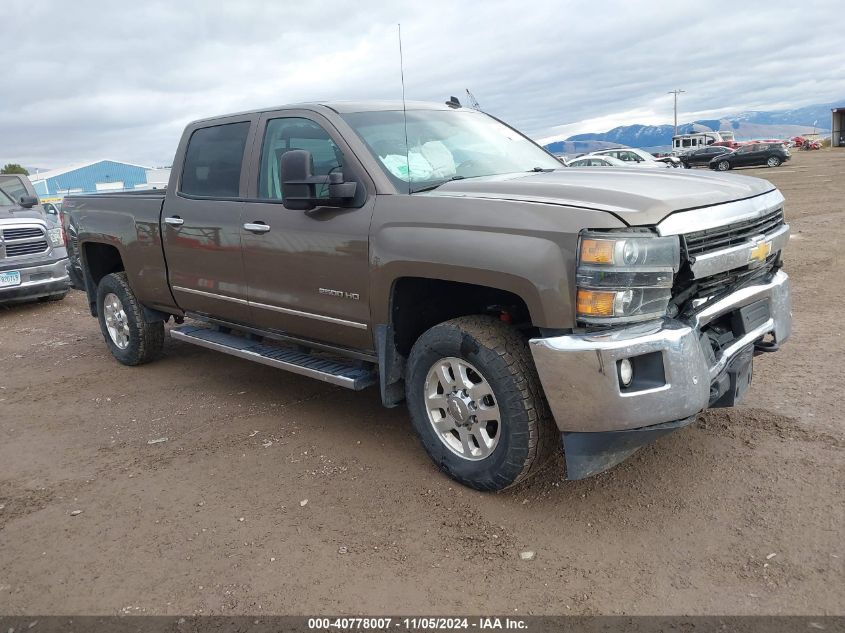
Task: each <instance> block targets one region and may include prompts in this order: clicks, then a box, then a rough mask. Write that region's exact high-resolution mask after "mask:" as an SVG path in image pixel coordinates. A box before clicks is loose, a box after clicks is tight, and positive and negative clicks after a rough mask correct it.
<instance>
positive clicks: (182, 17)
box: [0, 0, 845, 168]
mask: <svg viewBox="0 0 845 633" xmlns="http://www.w3.org/2000/svg"><path fill="white" fill-rule="evenodd" d="M0 15H2V16H3V20H2V21H3V23H4V25H5V26H6V35H5V38H4V41H5V46H4V57H5V60H6V61H5V63H4V64H3V65H2V67H0V74H2V78H3V82H2V85H3V86H4V88H3V90H2V92H0V164H3V163H6V162H19V163H22V164H24V165H27V166H34V167H41V168H54V167H61V166H63V165H66V164H68V163H75V162H81V161H85V160H93V159H99V158H112V159H116V160H125V161H129V162H135V163H140V164H143V165H167V164H170V161H171V159H172V155H173V152H174V150H175V147H176V144H177V142H178V139H179V134H180V132H181V129H182V127H183V126H184V125H185V123H187V122H188V121H190V120H193V119H197V118H201V117H205V116H211V115H215V114H223V113H226V112H233V111H239V110H248V109H253V108H261V107H265V106H272V105H280V104H284V103H290V102H296V101H310V100H321V99H361V98H374V99H397V98H399V97H400V96H401V88H400V83H399V57H398V45H397V29H396V24H397V23H399V22H401V23H402V36H403V47H404V53H405V81H406V94H407V97H408V99H425V100H437V101H443V100H445V99H446V98H448V97H449V95H456V96H457V97H458V98H460V99H461V101H462V102H464V103H466V100H465V97H466V93H465V92H464V90H465V89H466V88H469V89H470V90H472V92H473V93H474V94H475V96H476V98H477V99H478V100H479V102H481V105H482V107H483V108H484V109H485V110H487V111H489V112H491V113H493V114H495V115H496V116H498V117H500V118H503V119H505V120H507V121H508V122H510V123H512V124H513V125H515V126H516V127H518V128H520V129H522V130H523V131H525V132H526V133H528V134H529V135H531V136H533V137H534V138H538V139H543V140H548V139H551V138H563V137H566V136H568V135H570V134H575V133H579V132H587V131H604V130H607V129H610V128H612V127H615V126H616V125H623V124H629V123H648V124H654V123H669V122H671V119H672V97H671V96H670V95H667V94H666V92H667V91H668V90H671V89H673V88H682V89H684V90H686V93H685V94H683V95H681V99H680V110H681V114H680V116H679V118H680V119H681V120H682V121H686V120H692V119H694V118H700V117H704V116H708V117H709V116H713V115H718V114H723V113H726V112H733V111H738V110H747V109H780V108H786V107H798V106H802V105H808V104H812V103H822V102H829V101H834V100H837V99H843V98H845V49H843V46H842V42H843V30H842V26H843V23H845V21H843V17H842V15H843V14H842V3H841V0H830V1H815V2H812V3H803V2H795V0H789V1H777V0H767V1H760V2H757V1H754V2H745V1H737V0H732V1H730V2H696V3H689V2H682V1H678V0H673V1H670V2H661V1H648V2H645V1H644V2H635V1H630V2H621V1H619V2H617V1H612V0H602V1H600V2H545V1H542V0H531V1H525V0H510V1H498V0H484V1H478V2H461V1H457V0H455V1H452V2H438V1H434V0H426V1H425V2H398V1H397V0H384V1H373V2H369V1H366V0H358V1H356V2H349V3H346V2H340V1H332V2H328V1H320V0H311V1H310V2H309V1H307V0H298V1H296V2H287V1H282V0H273V1H270V0H267V1H264V2H258V1H255V2H247V1H240V0H239V1H235V0H230V1H228V2H224V1H218V2H211V1H207V2H206V1H202V2H199V1H198V2H188V1H180V0H170V1H168V2H145V1H143V0H137V1H135V2H129V1H126V0H124V1H121V2H114V1H112V2H86V1H81V0H74V1H72V2H70V1H67V0H54V1H49V0H44V1H39V0H11V1H10V0H3V2H2V7H0ZM837 25H838V26H837ZM10 62H11V63H10Z"/></svg>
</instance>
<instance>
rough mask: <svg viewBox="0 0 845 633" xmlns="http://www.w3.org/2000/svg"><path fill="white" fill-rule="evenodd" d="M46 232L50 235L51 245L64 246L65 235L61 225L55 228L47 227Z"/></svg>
mask: <svg viewBox="0 0 845 633" xmlns="http://www.w3.org/2000/svg"><path fill="white" fill-rule="evenodd" d="M47 233H48V234H49V235H50V242H51V243H52V244H53V246H64V245H65V235H64V231H63V230H62V228H61V227H59V228H56V229H49V230H48V231H47Z"/></svg>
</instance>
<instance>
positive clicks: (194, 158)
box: [179, 121, 250, 198]
mask: <svg viewBox="0 0 845 633" xmlns="http://www.w3.org/2000/svg"><path fill="white" fill-rule="evenodd" d="M249 126H250V123H249V121H242V122H240V123H227V124H224V125H215V126H212V127H204V128H200V129H198V130H196V131H195V132H194V133H193V134H192V135H191V139H190V141H188V149H187V151H186V152H185V164H184V167H183V168H182V181H181V185H180V188H179V191H181V192H182V193H184V194H187V195H189V196H200V197H203V198H237V197H238V196H239V195H240V183H241V166H242V165H243V159H244V148H245V147H246V139H247V136H248V134H249Z"/></svg>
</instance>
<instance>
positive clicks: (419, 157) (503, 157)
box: [343, 110, 562, 191]
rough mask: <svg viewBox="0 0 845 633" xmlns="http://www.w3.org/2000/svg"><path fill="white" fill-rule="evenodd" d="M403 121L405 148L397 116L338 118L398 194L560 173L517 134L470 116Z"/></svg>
mask: <svg viewBox="0 0 845 633" xmlns="http://www.w3.org/2000/svg"><path fill="white" fill-rule="evenodd" d="M407 116H408V123H407V127H408V137H407V138H408V142H407V145H406V143H405V120H404V117H403V113H402V111H401V110H389V111H381V112H355V113H351V114H344V115H343V118H344V120H345V121H346V122H347V123H349V125H350V126H351V127H352V128H353V129H354V130H355V132H356V133H357V134H358V136H360V137H361V140H363V141H364V143H365V144H366V145H367V147H368V148H369V150H370V152H371V153H372V154H373V156H375V157H376V159H377V160H378V162H379V163H380V165H381V167H382V169H384V172H385V173H386V174H387V175H388V177H389V178H390V180H391V181H392V182H393V184H394V185H395V186H396V187H397V189H399V190H400V191H403V190H406V189H408V187H409V183H413V186H412V191H421V190H423V189H429V188H432V187H435V186H437V185H440V184H443V183H444V182H447V181H449V180H456V179H460V178H474V177H477V176H492V175H496V174H508V173H514V172H527V171H537V170H547V169H548V170H551V169H558V168H560V167H562V165H561V164H560V162H558V160H557V159H556V158H555V157H554V156H552V155H551V154H549V153H547V152H546V151H545V150H543V149H542V148H540V147H539V146H537V145H535V144H534V143H533V142H531V141H530V140H528V139H527V138H526V137H524V136H523V135H522V134H520V133H519V132H517V131H515V130H513V129H511V128H509V127H508V126H506V125H504V124H502V123H499V122H498V121H496V120H495V119H493V118H491V117H489V116H487V115H486V114H482V113H480V112H476V111H474V110H409V111H408V113H407ZM406 148H409V150H408V151H406Z"/></svg>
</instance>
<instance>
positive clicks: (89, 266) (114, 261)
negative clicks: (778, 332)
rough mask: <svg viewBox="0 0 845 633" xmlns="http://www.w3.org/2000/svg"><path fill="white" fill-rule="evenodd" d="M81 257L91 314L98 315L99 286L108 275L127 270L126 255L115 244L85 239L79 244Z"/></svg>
mask: <svg viewBox="0 0 845 633" xmlns="http://www.w3.org/2000/svg"><path fill="white" fill-rule="evenodd" d="M79 257H80V259H81V263H82V274H83V278H84V280H85V292H86V294H87V295H88V306H89V308H90V310H91V316H97V313H98V311H97V286H98V285H99V283H100V281H101V280H102V278H103V277H105V276H106V275H109V274H111V273H116V272H122V271H125V270H126V265H125V263H124V261H125V260H124V256H123V253H121V251H120V249H119V248H118V247H117V246H115V245H114V244H110V243H107V242H96V241H85V242H81V243H80V245H79Z"/></svg>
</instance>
